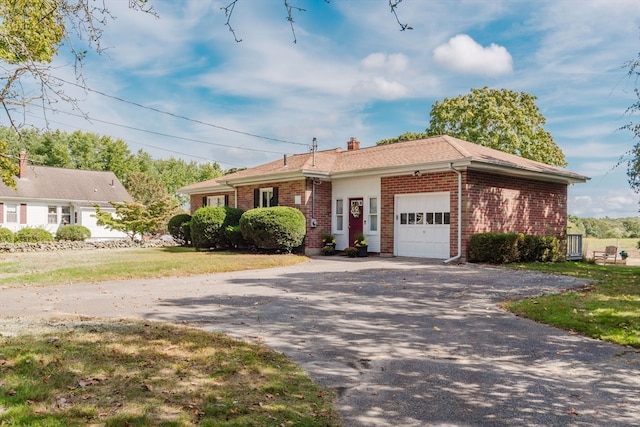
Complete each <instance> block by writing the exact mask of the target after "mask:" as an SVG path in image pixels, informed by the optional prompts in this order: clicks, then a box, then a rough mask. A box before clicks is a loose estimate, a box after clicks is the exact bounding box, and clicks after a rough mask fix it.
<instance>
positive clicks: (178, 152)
mask: <svg viewBox="0 0 640 427" xmlns="http://www.w3.org/2000/svg"><path fill="white" fill-rule="evenodd" d="M26 115H27V116H31V117H34V118H40V117H38V116H35V115H33V114H29V113H26ZM48 122H50V123H55V124H58V125H62V126H67V127H70V128H73V129H76V130H82V131H84V132H91V131H90V130H87V129H83V128H80V127H78V126H75V125H70V124H68V123H63V122H59V121H56V120H48ZM114 125H115V124H114ZM115 126H118V125H115ZM176 138H177V137H176ZM127 144H135V145H141V146H144V147H149V148H153V149H156V150H162V151H167V152H169V153H174V154H179V155H181V156H187V157H191V158H194V159H202V160H206V161H207V162H212V163H221V164H225V165H232V166H238V167H246V166H245V165H241V164H239V163H233V162H226V161H220V160H212V159H210V158H208V157H203V156H196V155H195V154H189V153H183V152H180V151H175V150H169V149H167V148H162V147H157V146H155V145H151V144H145V143H142V142H138V141H132V140H131V139H129V138H127ZM234 148H236V147H234ZM16 158H17V157H16Z"/></svg>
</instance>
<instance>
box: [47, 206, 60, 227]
mask: <svg viewBox="0 0 640 427" xmlns="http://www.w3.org/2000/svg"><path fill="white" fill-rule="evenodd" d="M47 222H48V223H49V224H57V223H58V207H57V206H49V207H48V208H47Z"/></svg>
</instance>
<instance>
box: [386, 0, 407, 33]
mask: <svg viewBox="0 0 640 427" xmlns="http://www.w3.org/2000/svg"><path fill="white" fill-rule="evenodd" d="M400 3H402V0H395V1H394V0H389V7H390V8H391V13H393V16H395V17H396V21H397V22H398V25H400V31H404V30H413V27H411V26H409V24H403V23H402V22H400V18H398V11H397V8H398V5H399V4H400Z"/></svg>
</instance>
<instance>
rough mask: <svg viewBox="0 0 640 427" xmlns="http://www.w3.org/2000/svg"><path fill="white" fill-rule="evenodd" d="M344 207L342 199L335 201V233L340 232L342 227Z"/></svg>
mask: <svg viewBox="0 0 640 427" xmlns="http://www.w3.org/2000/svg"><path fill="white" fill-rule="evenodd" d="M343 221H344V205H343V203H342V199H337V200H336V231H342V230H343V227H344V222H343Z"/></svg>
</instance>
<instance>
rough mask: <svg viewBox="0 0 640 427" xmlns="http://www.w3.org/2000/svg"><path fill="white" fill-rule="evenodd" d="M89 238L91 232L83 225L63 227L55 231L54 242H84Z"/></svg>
mask: <svg viewBox="0 0 640 427" xmlns="http://www.w3.org/2000/svg"><path fill="white" fill-rule="evenodd" d="M89 237H91V231H90V230H89V229H88V228H87V227H85V226H84V225H78V224H73V225H65V226H63V227H60V228H58V231H56V240H69V241H72V242H84V241H85V240H86V239H88V238H89Z"/></svg>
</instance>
